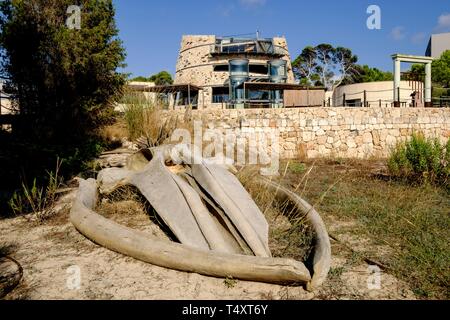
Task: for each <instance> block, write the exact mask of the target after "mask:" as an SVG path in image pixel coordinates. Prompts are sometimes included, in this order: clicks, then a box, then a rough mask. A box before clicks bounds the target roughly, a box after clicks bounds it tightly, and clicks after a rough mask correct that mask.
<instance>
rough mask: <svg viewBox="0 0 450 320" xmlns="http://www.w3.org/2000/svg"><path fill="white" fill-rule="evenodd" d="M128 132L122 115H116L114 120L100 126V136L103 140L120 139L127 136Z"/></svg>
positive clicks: (113, 140)
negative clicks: (109, 123) (111, 122)
mask: <svg viewBox="0 0 450 320" xmlns="http://www.w3.org/2000/svg"><path fill="white" fill-rule="evenodd" d="M128 135H129V132H128V130H127V124H126V122H125V119H124V117H122V116H118V117H116V119H115V122H114V123H113V124H111V125H107V126H105V127H102V128H101V131H100V136H101V137H102V138H103V139H104V140H105V141H112V142H115V141H121V140H122V139H123V138H128Z"/></svg>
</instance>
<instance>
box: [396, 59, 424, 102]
mask: <svg viewBox="0 0 450 320" xmlns="http://www.w3.org/2000/svg"><path fill="white" fill-rule="evenodd" d="M392 60H394V106H396V107H400V103H399V100H400V99H399V92H398V88H400V71H401V68H400V67H401V63H402V62H409V63H422V64H425V107H431V106H432V102H431V63H432V62H433V58H432V57H424V56H412V55H406V54H398V53H396V54H394V55H392Z"/></svg>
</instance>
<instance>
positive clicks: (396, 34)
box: [390, 27, 406, 41]
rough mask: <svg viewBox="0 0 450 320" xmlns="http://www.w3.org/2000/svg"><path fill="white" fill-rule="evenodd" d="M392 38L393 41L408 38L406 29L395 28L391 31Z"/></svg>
mask: <svg viewBox="0 0 450 320" xmlns="http://www.w3.org/2000/svg"><path fill="white" fill-rule="evenodd" d="M390 36H391V38H392V39H394V40H396V41H400V40H403V39H404V38H405V37H406V33H405V28H404V27H395V28H394V29H392V30H391V33H390Z"/></svg>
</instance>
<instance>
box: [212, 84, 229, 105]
mask: <svg viewBox="0 0 450 320" xmlns="http://www.w3.org/2000/svg"><path fill="white" fill-rule="evenodd" d="M229 91H230V89H229V88H228V87H217V88H213V95H212V102H213V103H226V102H228V101H229V99H230V95H229Z"/></svg>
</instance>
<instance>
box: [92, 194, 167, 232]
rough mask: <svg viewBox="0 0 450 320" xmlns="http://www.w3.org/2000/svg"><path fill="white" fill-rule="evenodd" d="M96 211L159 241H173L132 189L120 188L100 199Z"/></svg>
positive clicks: (148, 206)
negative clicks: (148, 234) (149, 234)
mask: <svg viewBox="0 0 450 320" xmlns="http://www.w3.org/2000/svg"><path fill="white" fill-rule="evenodd" d="M96 211H97V212H98V213H99V214H101V215H103V216H104V217H106V218H108V219H111V220H113V221H115V222H117V223H120V224H122V225H124V226H126V227H129V228H133V229H136V230H140V231H148V232H149V233H151V234H152V235H154V236H156V237H158V238H160V239H165V240H170V239H174V236H173V235H172V233H171V232H170V230H168V228H167V227H166V226H165V225H164V223H163V222H162V221H160V220H159V219H158V216H157V214H156V212H155V211H154V210H153V208H152V207H151V206H150V204H149V203H148V202H147V200H146V199H145V198H144V197H142V195H141V194H140V193H139V191H138V190H137V189H136V188H134V187H131V186H126V187H122V188H119V189H117V190H116V191H114V192H113V193H111V194H110V195H108V196H106V197H102V198H100V199H99V202H98V204H97V208H96Z"/></svg>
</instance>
